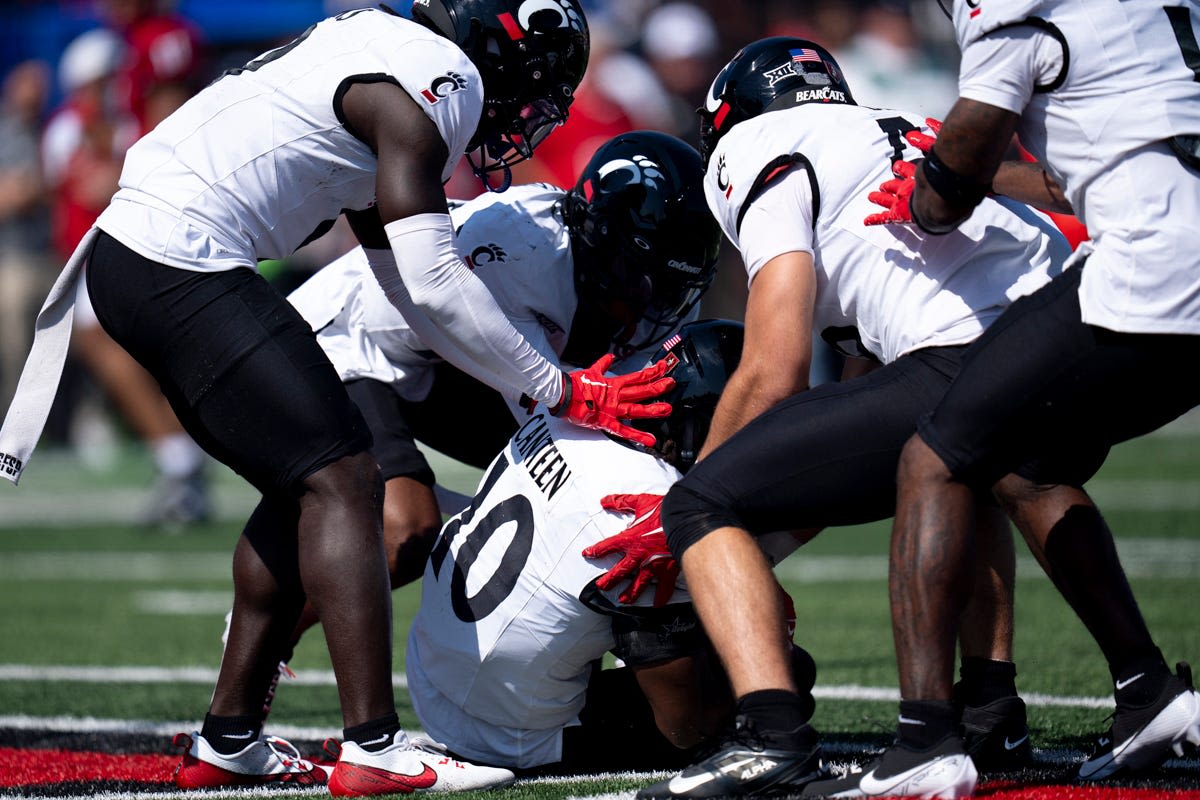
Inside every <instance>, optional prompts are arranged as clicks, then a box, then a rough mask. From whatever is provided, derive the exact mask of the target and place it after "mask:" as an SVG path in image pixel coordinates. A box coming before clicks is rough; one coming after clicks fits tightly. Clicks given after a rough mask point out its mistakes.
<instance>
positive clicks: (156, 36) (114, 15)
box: [101, 0, 202, 133]
mask: <svg viewBox="0 0 1200 800" xmlns="http://www.w3.org/2000/svg"><path fill="white" fill-rule="evenodd" d="M101 10H102V12H103V14H104V19H105V21H106V22H107V23H108V25H109V26H110V27H111V28H112V29H113V30H114V31H116V32H117V33H119V34H120V35H121V37H122V39H123V40H124V42H125V57H124V60H123V61H122V63H121V66H120V70H119V72H118V74H117V93H118V96H119V98H120V100H121V102H123V103H124V104H125V107H126V108H128V109H129V111H130V112H131V113H132V114H133V115H134V117H136V118H137V120H138V123H139V125H140V126H141V131H140V132H141V133H145V132H147V131H149V130H150V129H151V128H153V127H154V126H155V125H156V124H157V123H158V122H159V121H160V120H161V119H163V118H164V117H165V116H167V115H168V114H169V113H170V112H171V111H173V110H175V109H176V108H178V107H179V105H180V104H182V103H183V101H184V100H186V99H187V98H188V97H190V96H191V95H192V93H193V92H194V91H195V89H196V88H198V87H197V86H196V85H195V84H196V80H197V77H198V75H199V73H200V72H201V56H202V46H201V39H200V33H199V31H198V30H197V29H196V27H195V26H194V25H192V24H191V23H190V22H189V21H187V20H186V19H184V18H183V17H179V16H175V15H173V14H169V13H165V12H164V11H163V10H162V9H161V8H160V6H159V2H158V0H103V3H102V4H101Z"/></svg>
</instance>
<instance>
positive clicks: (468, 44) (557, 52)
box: [412, 0, 590, 188]
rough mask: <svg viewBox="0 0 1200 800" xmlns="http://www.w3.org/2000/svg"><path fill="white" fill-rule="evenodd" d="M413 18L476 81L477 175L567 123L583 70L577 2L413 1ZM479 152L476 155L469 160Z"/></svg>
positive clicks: (505, 164) (503, 166) (504, 166)
mask: <svg viewBox="0 0 1200 800" xmlns="http://www.w3.org/2000/svg"><path fill="white" fill-rule="evenodd" d="M412 17H413V19H414V20H416V21H417V22H419V23H421V24H422V25H424V26H425V27H427V28H429V29H431V30H433V31H434V32H436V33H439V34H441V35H442V36H445V37H446V38H447V39H450V40H451V41H453V42H454V43H455V44H457V45H458V46H459V47H460V48H462V50H463V52H465V53H466V54H467V57H468V58H470V59H471V62H472V63H473V64H474V65H475V67H476V68H477V69H478V70H479V73H480V75H481V76H482V77H483V91H484V101H483V115H482V116H481V117H480V120H479V127H478V128H477V129H476V131H475V135H474V137H472V139H471V142H470V144H469V145H468V148H467V149H468V160H470V162H471V167H472V168H473V169H474V170H475V173H476V174H477V175H479V177H480V178H482V179H484V182H485V183H486V182H487V173H489V172H493V171H496V170H502V171H503V172H504V173H505V178H504V180H505V188H506V187H507V184H508V182H510V181H511V173H510V171H509V167H511V166H512V165H513V164H516V163H518V162H520V161H524V160H525V159H527V158H529V157H530V156H531V155H532V154H533V150H534V148H536V147H537V146H538V145H539V144H541V142H542V141H543V140H544V139H545V138H546V137H547V136H549V135H550V131H552V130H553V129H554V128H555V127H557V126H558V125H561V124H562V123H563V122H565V121H566V119H567V109H568V108H569V107H570V105H571V101H572V100H573V99H574V96H575V89H576V87H578V86H579V81H580V80H582V79H583V73H584V70H585V69H587V62H588V48H589V42H590V39H589V35H588V25H587V19H586V18H585V17H584V14H583V6H582V5H581V4H580V2H579V0H416V2H414V3H413V7H412ZM475 151H481V152H480V153H479V154H478V158H477V159H476V158H473V157H472V156H471V154H472V153H475Z"/></svg>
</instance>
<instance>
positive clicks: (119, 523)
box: [0, 416, 1200, 798]
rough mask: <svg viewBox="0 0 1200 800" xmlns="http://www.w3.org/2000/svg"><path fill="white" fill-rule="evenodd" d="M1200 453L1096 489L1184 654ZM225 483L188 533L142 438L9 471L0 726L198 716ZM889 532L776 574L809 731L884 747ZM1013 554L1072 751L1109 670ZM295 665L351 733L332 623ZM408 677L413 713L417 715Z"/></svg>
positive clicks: (4, 487)
mask: <svg viewBox="0 0 1200 800" xmlns="http://www.w3.org/2000/svg"><path fill="white" fill-rule="evenodd" d="M1198 445H1200V418H1198V417H1195V416H1192V417H1189V418H1185V419H1184V420H1181V421H1180V422H1177V423H1176V424H1174V425H1172V426H1170V427H1169V428H1168V429H1167V430H1165V431H1163V432H1159V433H1157V434H1154V435H1152V436H1150V437H1146V438H1144V439H1141V440H1138V441H1135V442H1131V443H1127V444H1125V445H1122V446H1121V447H1119V448H1118V449H1117V450H1115V451H1114V452H1113V454H1112V456H1111V457H1110V459H1109V462H1108V464H1106V466H1105V467H1104V469H1103V471H1102V472H1101V473H1100V475H1098V476H1097V478H1096V479H1095V480H1094V481H1093V483H1092V484H1091V485H1090V487H1089V488H1090V489H1091V490H1092V492H1093V494H1094V495H1095V497H1096V498H1097V500H1098V502H1099V503H1100V505H1101V508H1102V509H1104V510H1105V512H1106V515H1107V517H1108V519H1109V521H1110V524H1111V526H1112V528H1113V530H1114V532H1115V533H1116V535H1117V538H1118V546H1119V548H1120V551H1121V553H1122V557H1123V558H1124V559H1125V560H1126V563H1127V568H1128V571H1129V573H1130V575H1131V578H1132V582H1133V585H1134V589H1135V591H1136V592H1137V594H1138V598H1139V600H1140V601H1141V604H1142V609H1143V612H1144V614H1145V616H1146V618H1147V620H1148V622H1149V624H1150V627H1151V629H1152V631H1153V632H1154V634H1155V636H1156V638H1157V639H1158V641H1159V643H1160V645H1161V647H1162V649H1163V652H1164V654H1165V655H1166V657H1167V659H1168V660H1169V661H1171V662H1172V663H1173V662H1174V660H1177V659H1181V658H1191V659H1196V660H1200V625H1197V621H1196V608H1197V607H1198V606H1200V588H1198V586H1200V583H1198V581H1197V579H1198V578H1200V447H1198ZM435 468H436V469H437V470H438V474H439V476H440V478H441V479H442V482H443V483H444V484H445V485H447V486H449V487H450V488H454V489H458V490H460V491H466V492H469V491H470V490H471V488H473V484H474V481H475V479H476V478H477V476H478V473H477V472H475V471H473V470H468V469H463V468H460V467H455V466H454V465H449V464H446V463H445V462H442V461H438V462H437V463H436V464H435ZM216 478H217V489H218V493H217V503H218V516H219V519H218V521H216V522H214V523H212V524H210V525H207V526H203V527H195V528H190V529H187V530H185V531H180V532H165V531H160V530H151V529H146V528H143V527H140V526H139V525H138V524H137V523H136V517H137V514H138V512H139V511H140V510H141V507H142V504H143V503H144V502H145V501H146V498H147V494H146V492H147V489H146V487H147V486H148V484H149V481H150V467H149V465H148V463H147V461H146V460H145V458H144V457H143V456H141V455H140V454H139V453H138V452H137V451H136V450H134V449H132V448H128V449H122V450H121V451H120V453H119V454H118V458H117V459H116V462H115V463H114V464H113V465H111V466H110V467H109V468H107V469H105V470H102V471H89V470H87V469H85V468H84V467H82V466H80V464H79V463H78V461H77V460H76V459H75V458H73V457H72V456H71V455H70V454H69V453H56V452H52V451H47V452H39V453H38V454H37V455H36V456H35V458H34V459H33V462H32V464H31V465H30V467H29V468H28V470H27V472H26V474H25V476H24V478H23V479H22V485H21V486H20V487H19V488H16V489H14V488H13V487H12V486H10V485H9V484H8V483H7V482H0V608H2V609H3V614H0V642H2V643H3V645H2V646H3V651H2V655H0V729H12V728H14V727H15V728H18V729H19V728H21V726H25V727H29V728H36V727H38V725H39V724H40V722H39V720H44V719H45V718H54V722H53V724H54V725H57V726H63V727H67V728H69V727H70V726H71V725H72V724H75V722H74V721H76V720H84V719H85V718H95V719H98V720H127V721H133V722H135V723H136V724H141V725H153V724H162V723H167V724H178V725H180V726H185V725H195V724H196V723H197V721H198V720H199V719H200V718H201V717H202V716H203V714H204V711H205V709H206V706H207V703H208V699H209V696H210V694H211V691H212V680H213V676H214V675H215V669H216V667H217V665H218V662H219V658H220V647H221V646H220V641H219V636H220V634H221V631H222V628H223V617H224V613H225V611H226V610H227V609H228V607H229V603H230V599H231V583H230V578H229V555H230V553H231V551H232V547H233V543H234V541H235V540H236V537H237V535H238V531H239V527H240V524H239V521H240V520H241V519H242V518H243V517H244V516H245V514H246V513H247V512H248V511H249V509H250V508H251V507H252V506H253V503H254V501H255V497H254V495H253V493H252V492H251V491H250V490H249V489H248V488H247V487H245V485H244V484H242V483H241V482H240V481H239V480H238V479H237V478H236V477H235V476H233V475H232V474H230V473H228V472H225V471H223V470H217V472H216ZM888 532H889V527H888V525H886V524H878V525H869V526H862V527H858V528H847V529H840V530H830V531H826V532H825V533H823V534H822V535H821V536H820V537H818V539H817V540H816V541H814V542H813V543H811V544H810V545H809V546H807V547H805V548H804V549H802V550H801V551H799V552H798V553H797V554H796V555H794V556H792V558H791V559H789V560H788V561H786V562H784V564H782V565H781V566H780V568H779V570H780V575H781V578H782V580H783V582H784V584H785V585H786V586H787V588H788V589H789V590H791V591H792V594H793V596H794V597H795V600H796V605H797V610H798V617H799V618H798V632H797V640H798V641H799V642H800V643H802V644H803V645H804V646H805V647H807V648H808V649H809V650H810V651H811V652H812V653H813V655H814V657H815V658H816V660H817V663H818V668H819V671H818V682H817V690H818V691H817V694H818V698H819V701H818V710H817V715H816V718H815V719H814V723H815V725H816V726H817V727H818V729H819V730H821V731H822V732H823V733H825V734H826V735H827V736H828V737H829V739H830V740H831V741H833V742H841V743H843V744H844V746H846V747H849V748H850V749H851V750H853V748H854V747H856V746H858V745H861V744H870V745H880V744H883V743H885V742H886V741H887V740H888V739H889V738H890V734H891V732H892V730H893V728H894V722H893V720H894V715H895V696H896V695H895V692H894V690H895V685H896V673H895V665H894V661H893V654H892V639H891V633H890V625H889V618H888V610H887V597H886V571H887V565H886V543H887V536H888ZM1018 554H1019V556H1020V561H1019V564H1018V585H1017V638H1016V659H1017V663H1018V669H1019V676H1018V686H1019V688H1020V689H1021V690H1022V693H1023V694H1026V695H1027V696H1028V698H1029V699H1030V701H1031V704H1030V705H1031V708H1030V724H1031V728H1032V732H1033V737H1034V740H1035V746H1036V747H1038V748H1044V749H1046V750H1055V749H1062V748H1067V749H1070V750H1071V751H1072V752H1076V751H1078V750H1079V748H1082V747H1084V746H1085V745H1086V742H1087V741H1088V740H1089V739H1090V738H1091V736H1092V735H1094V734H1096V733H1098V732H1100V731H1101V730H1102V729H1103V728H1104V727H1105V726H1106V723H1105V722H1104V718H1105V716H1106V715H1107V714H1108V712H1109V709H1108V708H1106V707H1105V703H1106V698H1108V697H1109V696H1110V693H1111V685H1110V683H1109V679H1108V675H1107V670H1106V669H1105V666H1104V663H1103V661H1102V659H1101V658H1100V655H1099V652H1098V650H1097V649H1096V647H1095V645H1094V644H1093V643H1092V641H1091V639H1090V637H1089V636H1088V635H1087V633H1086V632H1085V631H1084V629H1083V627H1082V626H1081V625H1080V624H1079V622H1078V621H1077V620H1076V619H1075V617H1074V616H1073V615H1072V613H1071V612H1070V611H1069V609H1068V608H1067V606H1066V605H1065V604H1064V603H1063V602H1062V601H1061V600H1060V598H1059V597H1058V595H1057V593H1056V592H1055V591H1054V589H1053V587H1052V586H1051V585H1050V584H1049V582H1048V581H1047V580H1046V578H1045V577H1044V576H1043V574H1042V573H1041V571H1040V569H1038V567H1037V565H1036V564H1034V563H1033V562H1032V561H1031V560H1030V559H1029V557H1028V555H1027V551H1025V549H1024V546H1023V545H1021V544H1018ZM418 597H419V593H418V591H417V590H416V587H408V588H406V589H404V590H401V591H399V592H397V593H396V594H395V641H396V655H395V663H396V674H397V677H398V678H400V677H402V675H403V663H404V640H405V634H406V630H407V621H408V619H409V618H410V617H411V615H412V614H413V612H414V610H415V606H416V603H417V600H418ZM292 666H293V667H294V668H295V669H296V670H297V671H298V672H299V673H300V676H301V679H300V680H298V681H294V682H292V683H287V684H285V685H284V686H283V687H282V688H281V689H280V692H279V695H278V697H277V700H276V704H275V707H274V708H275V710H274V711H273V714H272V718H271V722H270V724H271V725H273V726H279V727H285V726H286V727H300V728H305V729H324V730H328V731H329V733H330V734H331V735H332V734H334V733H337V732H338V729H339V727H340V715H339V712H338V707H337V696H336V691H335V689H334V687H333V686H332V685H331V682H330V680H329V662H328V658H327V656H326V654H325V652H324V645H323V641H322V640H321V637H320V634H319V631H313V632H312V633H311V634H310V635H309V637H308V638H307V639H305V640H304V641H303V642H302V643H301V646H300V648H299V649H298V651H297V653H296V656H295V658H294V659H293V661H292ZM85 667H88V668H100V669H95V670H90V671H88V670H84V669H83V668H85ZM117 667H123V668H128V669H126V670H123V671H117V670H115V669H113V668H117ZM398 687H399V688H398V699H399V700H400V713H401V719H402V721H403V722H404V724H405V725H406V726H410V727H415V726H416V720H415V717H414V716H413V714H412V711H411V708H410V707H409V705H408V701H407V696H406V694H405V692H404V690H403V684H402V683H398ZM46 724H50V723H49V722H47V723H46ZM78 724H80V725H83V724H85V723H83V722H79V723H78ZM88 724H91V723H88ZM181 729H182V728H181ZM18 739H19V735H18ZM635 784H636V782H635ZM635 784H630V783H629V782H628V781H625V782H621V781H617V782H616V783H602V784H597V783H575V784H569V785H567V788H564V789H561V790H559V789H545V788H538V789H536V790H535V789H534V788H532V787H524V788H521V787H517V788H513V789H511V790H508V793H506V795H505V797H509V796H511V797H513V798H516V797H519V796H520V797H524V796H526V795H528V796H537V797H547V796H550V797H554V796H566V795H576V796H578V795H591V794H596V793H602V792H611V791H617V790H620V789H623V788H628V786H629V785H635Z"/></svg>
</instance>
